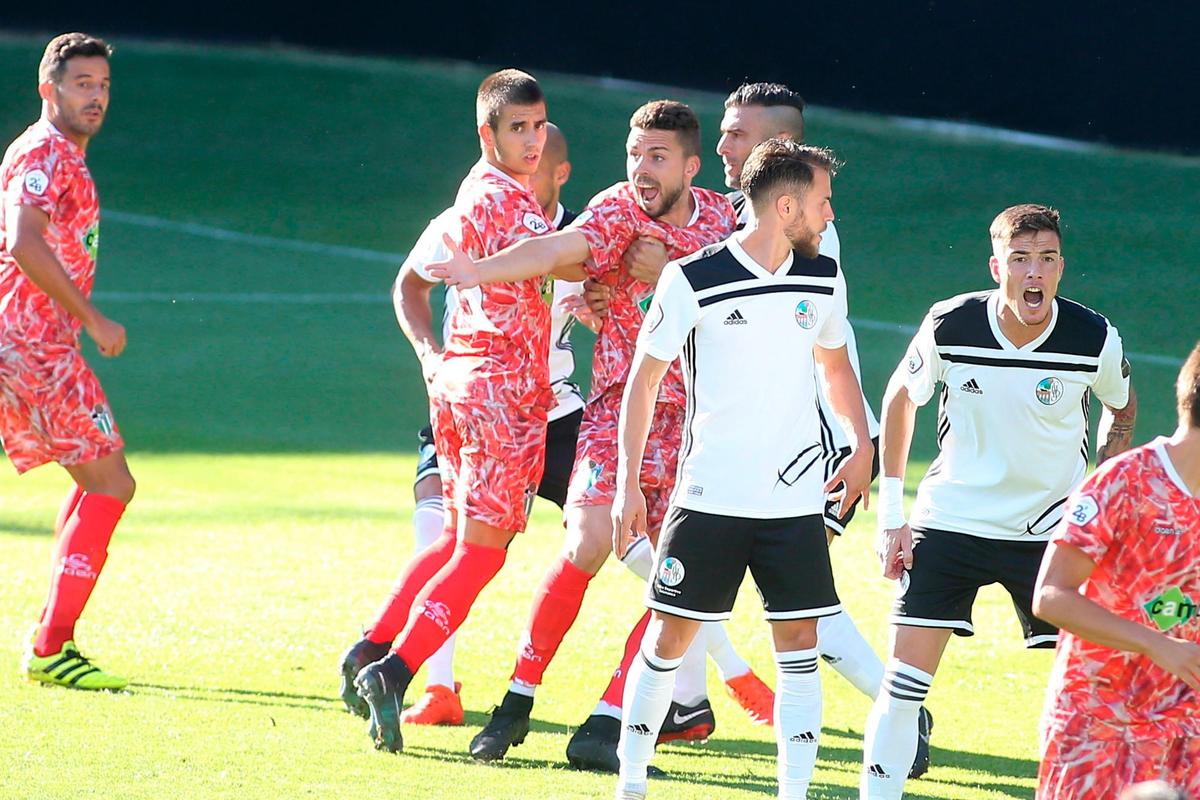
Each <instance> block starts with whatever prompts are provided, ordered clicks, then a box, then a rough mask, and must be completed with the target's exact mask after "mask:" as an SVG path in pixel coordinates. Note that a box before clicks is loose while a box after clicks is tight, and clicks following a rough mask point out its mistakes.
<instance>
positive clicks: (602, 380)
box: [568, 181, 735, 405]
mask: <svg viewBox="0 0 1200 800" xmlns="http://www.w3.org/2000/svg"><path fill="white" fill-rule="evenodd" d="M690 191H691V193H692V199H693V200H694V201H695V204H696V210H695V213H693V215H692V218H691V219H690V220H688V223H687V225H685V226H683V227H682V228H680V227H676V226H674V225H671V224H668V223H666V222H663V221H662V220H658V219H652V218H650V217H649V216H647V214H646V212H644V211H642V209H641V208H640V207H639V206H638V204H637V200H636V198H635V196H634V191H633V188H632V187H631V186H630V185H629V183H628V182H624V181H623V182H621V183H618V184H615V185H613V186H611V187H609V188H608V189H605V190H604V191H603V192H601V193H600V194H598V195H596V196H595V197H594V198H592V201H591V202H590V203H589V204H588V207H587V208H586V209H585V210H584V211H583V212H582V213H581V214H580V215H579V216H578V217H576V218H575V221H574V222H573V223H571V225H570V226H568V227H569V229H570V230H577V231H579V232H580V233H582V234H583V235H584V238H585V239H587V243H588V248H589V249H590V251H591V255H590V257H589V258H588V260H587V261H586V262H585V263H584V267H585V268H586V269H587V272H588V275H589V276H590V277H591V278H592V279H594V280H596V281H598V282H600V283H603V284H606V285H607V286H609V287H611V289H612V295H611V297H610V298H609V303H608V316H607V317H606V318H605V320H604V325H603V327H601V329H600V333H599V334H598V335H597V336H596V346H595V350H594V351H593V354H592V390H591V393H590V394H589V395H588V398H589V399H594V398H596V397H599V396H600V395H601V394H603V393H604V392H605V391H606V390H608V389H611V388H612V387H620V386H622V385H623V384H624V383H625V381H626V379H627V378H628V377H629V368H630V366H631V365H632V363H633V351H634V348H635V347H636V345H637V334H638V330H639V329H640V328H641V327H642V320H643V319H645V316H646V310H647V309H648V308H649V307H650V301H651V298H652V297H653V296H654V286H653V285H651V284H649V283H645V282H643V281H639V280H636V279H634V278H633V277H632V276H630V274H629V272H628V271H627V270H625V269H624V268H623V267H622V263H621V259H622V257H623V256H624V255H625V251H626V250H627V249H628V248H629V245H631V244H632V243H633V241H634V240H635V239H637V238H638V237H639V236H651V237H654V238H656V239H658V240H659V241H661V242H663V243H664V244H665V245H666V246H667V257H668V258H672V259H676V258H682V257H683V256H686V255H689V254H691V253H694V252H696V251H697V250H699V249H700V248H702V247H705V246H707V245H710V244H714V243H715V242H719V241H721V240H722V239H724V238H726V237H727V236H729V234H731V233H732V232H733V228H734V224H735V217H734V213H733V206H731V205H730V204H729V201H728V200H727V199H725V196H724V195H721V194H719V193H717V192H712V191H709V190H708V189H700V188H697V187H694V186H693V187H692V188H691V190H690ZM685 396H686V395H685V392H684V388H683V374H682V373H681V372H680V370H679V365H678V364H672V366H671V368H670V369H669V370H668V371H667V375H666V377H664V378H663V382H662V387H661V388H660V390H659V394H658V400H659V402H667V403H676V404H679V405H682V404H683V402H684V400H685Z"/></svg>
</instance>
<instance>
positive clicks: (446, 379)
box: [433, 162, 554, 409]
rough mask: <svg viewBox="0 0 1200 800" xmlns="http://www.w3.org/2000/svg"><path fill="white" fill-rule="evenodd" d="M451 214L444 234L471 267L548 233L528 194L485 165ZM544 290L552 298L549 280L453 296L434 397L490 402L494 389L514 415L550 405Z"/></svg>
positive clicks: (468, 180)
mask: <svg viewBox="0 0 1200 800" xmlns="http://www.w3.org/2000/svg"><path fill="white" fill-rule="evenodd" d="M454 208H455V209H456V210H457V211H458V222H459V224H458V225H455V226H452V229H451V230H450V231H448V232H449V234H450V236H451V238H453V239H455V240H456V241H457V242H458V243H459V246H460V247H461V248H462V250H463V252H465V253H466V254H467V255H469V256H470V257H471V258H472V259H474V260H476V261H478V260H479V259H481V258H484V257H486V256H490V255H493V254H495V253H498V252H500V251H501V250H503V249H504V248H506V247H508V246H509V245H512V244H515V243H516V242H518V241H520V240H521V239H525V238H528V237H530V236H538V235H541V234H544V233H548V232H550V231H551V230H553V229H554V228H553V226H552V225H551V224H550V222H549V220H547V219H546V215H545V213H544V212H543V211H542V207H541V206H540V205H538V202H537V198H536V197H534V195H533V192H531V191H529V190H528V189H526V188H525V187H523V186H521V185H520V184H519V183H517V182H516V181H515V180H513V179H512V178H511V177H509V176H508V175H506V174H504V173H503V172H501V171H500V170H498V169H496V168H495V167H492V166H490V165H489V164H487V163H485V162H480V163H479V164H476V165H475V166H474V167H473V168H472V169H471V171H470V172H469V173H468V174H467V177H466V178H465V179H464V180H463V182H462V186H461V187H460V188H459V190H458V197H457V199H456V200H455V203H454ZM547 286H549V287H551V292H552V291H553V289H552V287H553V282H552V281H550V280H548V279H546V278H530V279H528V280H524V281H519V282H517V283H494V284H487V285H483V286H479V287H477V288H474V289H467V290H465V291H462V292H460V293H459V296H460V300H459V303H458V305H457V306H456V307H455V309H454V312H453V314H452V315H451V317H450V323H449V332H448V334H447V336H446V344H445V348H444V351H443V356H442V361H441V364H440V365H439V367H438V369H437V374H436V376H435V379H434V385H433V388H434V391H435V392H436V393H437V394H438V396H440V397H442V398H445V399H449V400H458V401H468V402H470V401H475V400H478V401H480V402H494V401H495V399H496V390H497V389H499V390H501V391H502V392H503V393H505V394H506V395H507V396H506V397H505V398H504V399H503V401H502V402H504V403H507V404H509V405H515V406H516V407H518V408H532V407H538V408H542V409H550V408H552V407H553V406H554V393H553V392H552V391H551V389H550V373H549V367H548V366H547V364H548V359H549V355H548V354H549V352H550V305H549V300H548V297H549V299H552V298H553V295H552V294H551V295H549V296H548V295H547V294H546V292H545V291H544V290H545V289H546V287H547Z"/></svg>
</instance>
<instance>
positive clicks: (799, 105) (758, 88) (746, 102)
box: [725, 82, 805, 142]
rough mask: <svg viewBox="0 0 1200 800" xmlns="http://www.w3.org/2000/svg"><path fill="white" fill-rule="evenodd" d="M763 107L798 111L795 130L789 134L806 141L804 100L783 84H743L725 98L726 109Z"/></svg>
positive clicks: (798, 139)
mask: <svg viewBox="0 0 1200 800" xmlns="http://www.w3.org/2000/svg"><path fill="white" fill-rule="evenodd" d="M740 106H761V107H763V108H794V109H796V117H795V122H794V124H793V125H792V127H793V128H795V130H790V131H788V133H790V134H791V135H792V138H794V139H796V140H797V141H801V142H802V141H804V107H805V103H804V98H803V97H801V96H800V95H798V94H796V93H795V92H793V91H792V90H791V89H789V88H788V87H786V86H784V85H783V84H782V83H764V82H759V83H743V84H742V85H741V86H739V87H738V88H736V89H734V90H733V91H732V92H730V93H729V97H726V98H725V108H738V107H740Z"/></svg>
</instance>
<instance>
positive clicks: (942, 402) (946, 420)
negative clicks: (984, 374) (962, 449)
mask: <svg viewBox="0 0 1200 800" xmlns="http://www.w3.org/2000/svg"><path fill="white" fill-rule="evenodd" d="M949 396H950V387H949V386H947V385H946V384H944V383H943V384H942V394H941V396H940V397H939V398H938V426H937V446H938V450H941V449H942V441H943V440H944V439H945V438H946V434H948V433H949V432H950V415H949V414H947V413H946V398H947V397H949Z"/></svg>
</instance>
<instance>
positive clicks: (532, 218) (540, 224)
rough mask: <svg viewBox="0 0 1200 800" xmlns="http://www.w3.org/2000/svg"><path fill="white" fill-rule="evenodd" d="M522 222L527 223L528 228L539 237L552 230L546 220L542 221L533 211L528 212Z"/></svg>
mask: <svg viewBox="0 0 1200 800" xmlns="http://www.w3.org/2000/svg"><path fill="white" fill-rule="evenodd" d="M521 221H522V222H524V223H525V227H526V228H529V230H531V231H533V232H534V233H536V234H537V235H538V236H541V235H542V234H543V233H546V232H547V231H549V230H550V226H549V225H548V224H547V223H546V220H544V219H542V218H541V217H539V216H538V215H537V214H535V213H533V212H532V211H526V212H525V217H524V219H522V220H521Z"/></svg>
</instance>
